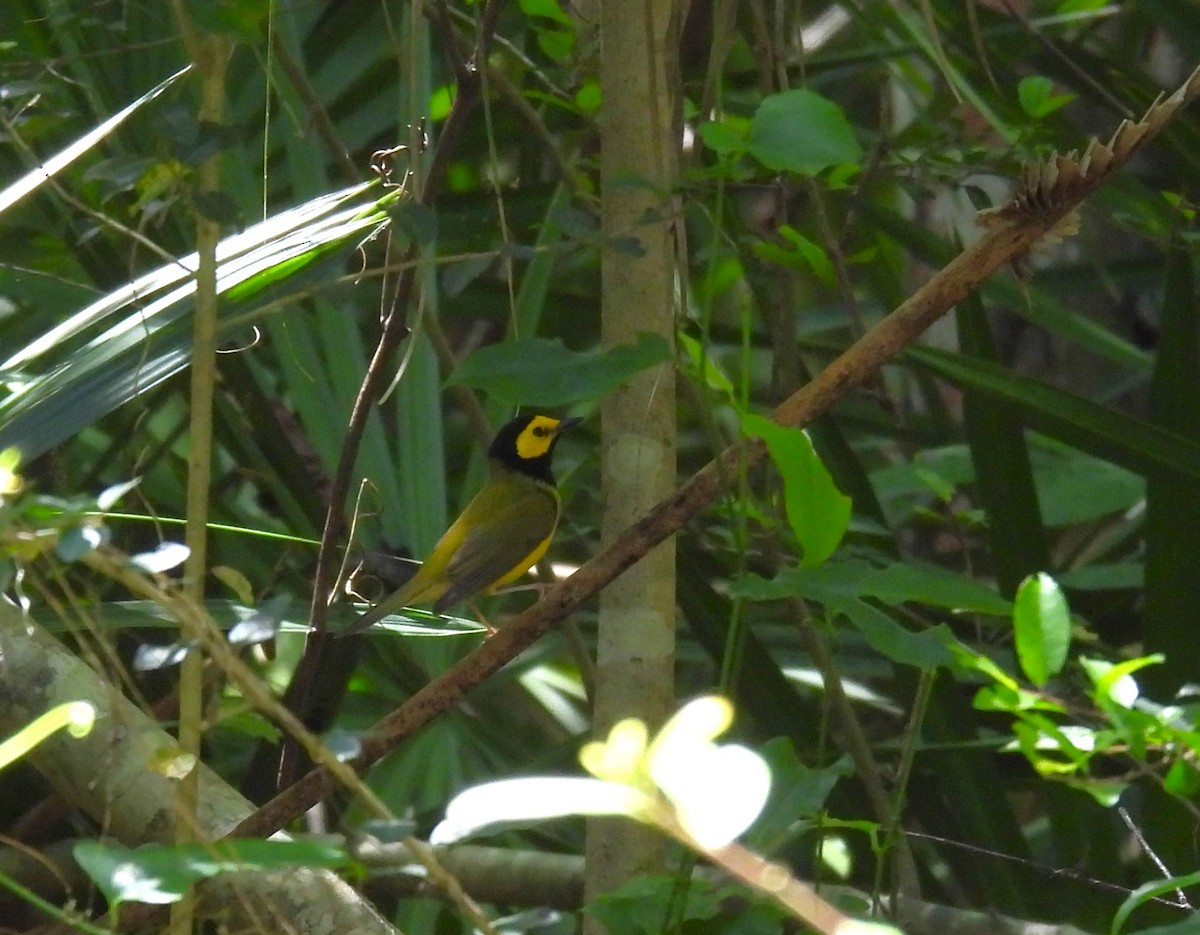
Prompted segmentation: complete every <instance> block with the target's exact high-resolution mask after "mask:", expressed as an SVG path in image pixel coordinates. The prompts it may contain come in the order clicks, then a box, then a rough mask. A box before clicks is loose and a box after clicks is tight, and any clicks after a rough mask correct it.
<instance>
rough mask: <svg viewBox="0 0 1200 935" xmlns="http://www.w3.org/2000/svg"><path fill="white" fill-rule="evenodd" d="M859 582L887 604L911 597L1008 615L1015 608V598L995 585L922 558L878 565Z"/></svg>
mask: <svg viewBox="0 0 1200 935" xmlns="http://www.w3.org/2000/svg"><path fill="white" fill-rule="evenodd" d="M860 586H861V588H862V592H861V593H862V595H863V596H864V597H874V598H876V599H877V600H881V601H883V602H884V603H885V604H903V603H907V602H909V601H912V602H914V603H918V604H927V605H929V606H931V607H944V608H946V609H947V610H955V611H969V612H971V613H978V614H994V615H996V616H1008V615H1009V614H1011V613H1012V609H1013V605H1012V601H1009V600H1007V599H1006V598H1004V597H1003V596H1001V595H1000V594H998V593H996V590H995V588H992V587H989V586H988V585H986V584H983V583H981V582H978V581H975V580H973V579H971V578H964V577H963V576H962V575H957V574H955V573H954V572H951V571H947V570H946V569H944V568H938V567H937V566H936V565H926V564H923V563H919V562H897V563H895V564H892V565H888V566H886V567H884V568H879V569H876V570H875V571H872V572H869V573H868V574H866V575H864V576H863V578H862V580H861V582H860Z"/></svg>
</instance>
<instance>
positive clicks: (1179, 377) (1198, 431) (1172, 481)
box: [1141, 242, 1200, 695]
mask: <svg viewBox="0 0 1200 935" xmlns="http://www.w3.org/2000/svg"><path fill="white" fill-rule="evenodd" d="M1194 252H1195V251H1194V248H1191V249H1189V248H1188V247H1186V246H1184V245H1183V244H1181V243H1178V242H1176V243H1174V244H1173V245H1172V249H1171V251H1170V252H1169V253H1168V255H1167V264H1166V268H1165V270H1164V276H1163V297H1162V311H1161V313H1160V319H1161V338H1160V340H1159V343H1158V355H1157V356H1156V358H1155V361H1154V376H1153V379H1152V382H1151V386H1150V415H1149V420H1150V421H1151V422H1152V423H1154V424H1155V425H1156V426H1160V427H1161V428H1163V429H1165V430H1168V431H1171V432H1175V433H1177V434H1178V435H1180V436H1181V437H1184V438H1187V439H1189V440H1190V441H1192V442H1200V357H1198V355H1200V318H1198V316H1200V293H1198V292H1197V288H1196V280H1195V271H1194V269H1193V260H1192V254H1193V253H1194ZM1198 491H1200V486H1198V485H1197V484H1196V483H1195V481H1191V480H1184V479H1182V478H1167V477H1152V478H1151V479H1150V482H1149V484H1148V485H1147V490H1146V516H1145V524H1144V534H1145V540H1144V541H1145V569H1146V592H1145V607H1144V609H1143V612H1142V633H1141V635H1142V640H1143V642H1144V644H1145V647H1146V649H1147V650H1148V651H1159V652H1162V653H1163V654H1164V655H1165V656H1166V662H1165V664H1164V665H1163V666H1162V667H1161V668H1160V669H1158V670H1157V671H1155V672H1151V673H1148V675H1149V679H1148V681H1147V688H1148V690H1149V691H1150V692H1151V693H1152V694H1161V695H1167V694H1169V693H1172V692H1174V691H1176V690H1177V689H1178V688H1179V686H1180V685H1182V684H1184V683H1185V682H1190V681H1192V680H1193V679H1194V678H1195V666H1194V664H1193V658H1192V657H1193V656H1194V654H1195V645H1196V627H1195V612H1196V594H1197V589H1198V588H1200V563H1198V562H1197V561H1196V552H1195V548H1194V546H1195V538H1194V537H1195V536H1196V529H1197V526H1198V525H1200V493H1198Z"/></svg>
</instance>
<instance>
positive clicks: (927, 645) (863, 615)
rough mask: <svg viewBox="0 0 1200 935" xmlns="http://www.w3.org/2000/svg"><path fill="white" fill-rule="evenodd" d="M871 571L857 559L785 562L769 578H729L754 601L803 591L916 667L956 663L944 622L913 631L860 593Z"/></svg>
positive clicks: (878, 647)
mask: <svg viewBox="0 0 1200 935" xmlns="http://www.w3.org/2000/svg"><path fill="white" fill-rule="evenodd" d="M872 571H874V569H873V567H872V566H871V565H869V564H867V563H866V562H864V561H861V560H858V559H851V560H848V561H839V562H826V563H825V564H823V565H820V566H818V567H816V568H787V569H785V570H783V571H782V572H780V573H779V574H778V575H776V576H775V577H774V578H772V579H771V580H769V581H768V580H766V579H764V578H760V577H758V576H757V575H746V576H744V577H742V578H739V579H737V580H736V581H734V582H733V584H732V586H731V587H730V592H731V593H732V594H733V595H735V596H738V597H744V598H747V599H749V600H754V601H763V600H779V599H781V598H785V597H793V596H799V597H803V598H805V599H806V600H809V601H813V602H815V603H818V604H821V605H822V606H823V607H825V609H826V611H827V612H828V613H830V614H841V615H842V616H844V617H846V618H847V619H848V620H849V621H850V622H851V623H852V624H853V625H854V626H855V628H856V629H857V630H858V631H859V632H860V633H861V634H862V636H863V638H864V639H865V640H866V641H867V643H868V644H869V645H870V647H871V648H872V649H873V650H875V651H876V652H878V653H880V654H882V655H884V656H886V657H887V658H889V659H891V660H892V661H893V662H898V663H901V664H902V665H912V666H917V667H919V668H926V667H932V666H951V665H954V664H955V656H954V653H953V652H952V651H951V647H953V646H956V645H957V644H958V641H957V640H956V639H955V638H954V634H953V633H952V632H951V631H950V628H949V627H947V626H946V625H945V624H939V625H938V626H936V627H932V628H930V629H927V630H922V631H921V632H919V633H914V632H912V631H911V630H908V629H906V628H905V627H903V626H901V625H900V624H899V623H897V622H896V621H895V620H893V619H892V618H891V617H890V616H889V615H888V614H886V613H884V612H883V611H882V610H880V609H879V608H878V607H874V606H872V605H871V604H868V603H867V602H866V601H864V600H862V599H861V598H860V597H859V593H860V589H861V585H860V583H861V581H862V580H863V578H864V577H865V576H866V575H868V574H870V573H871V572H872Z"/></svg>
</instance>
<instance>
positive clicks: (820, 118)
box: [746, 89, 862, 175]
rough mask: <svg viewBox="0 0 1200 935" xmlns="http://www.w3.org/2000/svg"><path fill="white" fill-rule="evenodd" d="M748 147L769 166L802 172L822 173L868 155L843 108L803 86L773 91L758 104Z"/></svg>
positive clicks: (779, 170)
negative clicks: (804, 88)
mask: <svg viewBox="0 0 1200 935" xmlns="http://www.w3.org/2000/svg"><path fill="white" fill-rule="evenodd" d="M746 148H747V151H748V152H749V153H750V155H751V156H753V157H754V158H755V159H757V160H758V161H759V162H761V163H762V164H763V165H764V166H766V167H767V168H768V169H771V170H774V171H777V172H796V173H798V174H800V175H816V174H817V173H818V172H820V171H822V170H823V169H828V168H829V167H830V166H836V165H842V164H844V163H856V162H858V161H859V159H860V158H861V157H862V147H860V146H859V145H858V140H856V139H855V138H854V130H853V129H852V128H851V127H850V122H849V121H848V120H847V119H846V115H845V113H844V112H843V111H842V109H841V108H840V107H839V106H838V105H837V104H835V103H834V102H833V101H831V100H829V99H828V98H826V97H823V96H822V95H820V94H817V93H816V92H815V91H807V90H803V89H802V90H795V91H781V92H780V93H778V94H772V95H771V96H770V97H768V98H766V99H765V100H764V101H763V102H762V103H761V104H759V105H758V110H757V111H755V113H754V119H753V120H751V122H750V137H749V140H748V141H747V146H746Z"/></svg>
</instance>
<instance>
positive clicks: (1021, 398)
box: [904, 347, 1200, 484]
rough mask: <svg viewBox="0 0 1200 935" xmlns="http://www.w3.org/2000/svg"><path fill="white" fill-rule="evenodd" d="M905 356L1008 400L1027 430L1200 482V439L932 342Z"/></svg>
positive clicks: (1127, 464) (1141, 468) (1132, 466)
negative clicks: (933, 344) (946, 349)
mask: <svg viewBox="0 0 1200 935" xmlns="http://www.w3.org/2000/svg"><path fill="white" fill-rule="evenodd" d="M904 356H905V357H906V358H908V359H910V360H912V361H915V362H917V363H918V364H920V366H922V367H925V368H927V369H929V370H931V371H932V372H934V373H936V374H938V375H939V376H941V377H944V378H945V379H948V380H950V381H951V382H953V383H956V384H958V385H960V386H963V387H968V388H971V389H977V390H979V391H980V392H982V393H986V394H987V395H989V396H991V397H993V398H995V399H998V400H1002V401H1005V402H1007V403H1009V404H1010V406H1011V407H1012V410H1013V412H1014V414H1017V415H1019V416H1020V417H1021V418H1022V419H1023V420H1024V421H1025V424H1026V425H1027V426H1028V427H1029V428H1032V429H1036V430H1037V431H1039V432H1043V433H1045V434H1046V435H1050V436H1051V437H1053V438H1057V439H1059V440H1060V441H1063V442H1066V443H1067V444H1069V445H1074V446H1075V447H1076V448H1079V449H1081V450H1083V451H1086V452H1088V453H1089V454H1092V455H1095V456H1097V457H1100V458H1105V459H1107V460H1109V461H1112V462H1113V463H1114V464H1118V465H1120V466H1122V467H1124V468H1127V469H1128V470H1131V471H1134V472H1136V473H1139V474H1144V475H1146V476H1147V477H1165V478H1170V479H1172V480H1176V481H1188V482H1191V483H1193V484H1200V443H1197V442H1196V441H1194V440H1193V439H1191V438H1187V437H1185V436H1183V435H1180V434H1178V433H1176V432H1172V431H1169V430H1167V429H1163V428H1159V427H1158V426H1155V425H1151V424H1149V423H1147V422H1143V421H1141V420H1139V419H1135V418H1133V417H1132V416H1128V415H1125V414H1124V413H1122V412H1119V411H1118V410H1116V409H1112V408H1111V407H1108V406H1102V405H1100V404H1099V403H1095V402H1092V401H1091V400H1090V399H1084V398H1083V397H1081V396H1076V395H1074V394H1072V393H1068V392H1066V391H1065V390H1060V389H1057V388H1055V387H1053V386H1050V385H1049V384H1047V383H1043V382H1041V381H1040V380H1034V379H1032V378H1030V377H1025V376H1021V375H1019V374H1015V373H1013V372H1012V371H1011V370H1008V369H1007V368H1005V367H1001V366H1000V365H998V364H994V363H990V362H988V361H983V360H974V359H972V358H969V357H963V356H962V355H960V354H952V353H950V352H948V351H942V350H938V349H936V348H932V347H909V348H908V349H907V350H906V351H905V352H904Z"/></svg>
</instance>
